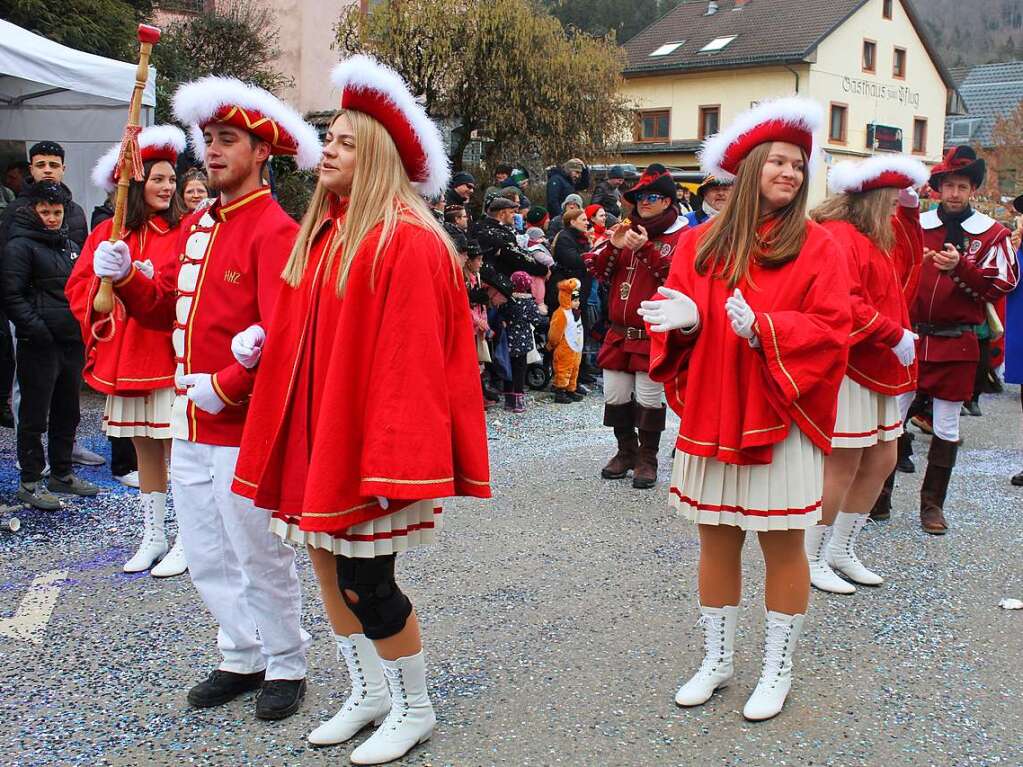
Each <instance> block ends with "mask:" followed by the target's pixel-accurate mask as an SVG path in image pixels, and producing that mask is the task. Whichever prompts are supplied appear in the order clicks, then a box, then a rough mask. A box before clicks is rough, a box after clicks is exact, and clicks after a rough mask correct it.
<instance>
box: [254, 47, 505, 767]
mask: <svg viewBox="0 0 1023 767" xmlns="http://www.w3.org/2000/svg"><path fill="white" fill-rule="evenodd" d="M333 80H334V84H335V85H336V86H337V87H339V88H340V89H341V108H340V111H339V112H338V113H337V115H335V117H334V118H333V120H332V121H331V123H330V126H329V128H328V131H327V137H326V142H325V146H324V151H323V158H322V160H321V163H320V178H319V183H318V185H317V187H316V191H315V193H314V195H313V198H312V200H311V202H310V205H309V210H308V211H307V212H306V216H305V219H304V220H303V222H302V226H301V229H300V231H299V235H298V239H297V241H296V242H295V246H294V248H293V250H292V252H291V257H290V259H289V260H288V263H287V266H286V267H285V270H284V278H285V282H286V285H285V287H284V288H283V290H282V292H281V295H280V297H279V298H278V301H277V307H276V311H275V313H274V316H273V319H272V321H271V323H270V327H269V333H268V334H267V338H266V342H265V347H264V348H262V350H261V339H260V338H259V337H258V335H255V336H250V335H247V334H246V333H242V334H240V335H239V336H238V337H237V338H236V339H235V353H236V357H237V359H238V361H239V362H240V363H241V364H243V365H246V366H250V367H251V366H253V365H254V364H255V363H256V360H257V359H258V360H260V361H259V368H260V372H259V375H258V376H257V380H256V388H255V392H254V394H253V399H252V403H251V405H250V407H251V413H250V416H249V419H248V421H247V422H246V429H245V435H244V439H243V441H242V450H241V457H240V458H239V461H238V468H237V471H236V475H235V483H234V489H235V492H238V493H240V494H242V495H244V496H247V497H249V498H251V499H253V501H254V502H255V504H256V505H257V506H259V507H262V508H265V509H270V510H272V511H273V521H272V525H271V529H273V530H274V531H275V532H276V533H277V534H278V535H280V536H281V537H283V538H285V539H286V540H288V541H291V542H293V543H298V544H304V545H305V546H306V547H307V548H308V551H309V556H310V559H311V560H312V564H313V568H314V570H315V571H316V575H317V578H318V579H319V582H320V591H321V594H322V597H323V603H324V607H325V609H326V612H327V616H328V618H329V619H330V623H331V626H332V628H333V631H334V634H335V641H336V643H337V648H338V655H339V657H341V658H343V659H344V662H345V665H346V666H347V669H348V673H349V677H350V683H351V694H350V695H349V697H348V699H347V700H346V701H345V704H344V705H343V706H342V708H341V710H340V711H338V712H337V714H336V715H335V716H334V717H333V718H332V719H330V720H329V721H327V722H324V723H323V724H322V725H321V726H320V727H317V728H316V729H315V730H314V731H313V732H312V733H311V734H310V736H309V740H310V742H311V743H313V744H314V745H319V746H324V745H332V744H338V743H344V742H346V741H348V740H350V739H351V738H353V737H354V736H355V735H356V734H357V733H358V732H359V731H361V730H362V729H363V728H365V727H368V726H371V725H374V724H376V725H378V729H377V730H376V731H375V732H374V733H373V734H372V735H371V736H370V737H369V738H368V739H367V740H366V741H365V742H363V743H362V744H361V745H360V746H359V747H358V748H356V749H355V750H354V751H353V752H352V754H351V759H352V762H353V763H355V764H383V763H385V762H389V761H392V760H394V759H398V758H400V757H401V756H403V755H404V754H405V753H407V752H408V751H409V750H410V749H412V748H414V747H415V746H416V745H417V744H419V743H422V742H423V741H425V740H427V739H428V738H429V737H430V736H431V734H432V732H433V727H434V724H435V721H436V720H435V716H434V712H433V707H432V705H431V703H430V698H429V695H428V693H427V685H426V663H425V659H424V655H423V650H422V643H421V640H420V634H419V623H418V620H417V618H416V613H415V610H414V609H413V607H412V603H411V602H410V601H409V598H408V597H407V596H406V595H405V594H404V593H403V592H402V590H401V588H400V587H399V586H398V584H397V582H396V581H395V555H396V554H398V553H400V552H404V551H407V550H409V549H412V548H415V547H418V546H422V545H425V544H428V543H431V542H433V540H434V537H435V534H436V530H437V527H438V526H439V524H440V520H441V509H440V504H439V503H438V502H437V501H436V500H435V499H437V498H443V497H447V496H474V497H478V498H486V497H489V495H490V484H489V469H488V460H487V438H486V427H485V422H484V416H483V399H482V393H481V391H480V386H479V370H478V368H477V361H476V344H475V341H474V336H473V325H472V319H471V316H470V312H469V304H468V300H467V298H466V293H465V286H464V285H463V283H462V277H461V268H460V266H459V263H458V260H457V256H456V253H455V251H454V246H453V244H452V242H451V241H450V240H449V239H448V238H447V237H446V236H445V234H444V231H443V229H442V228H441V227H440V225H439V224H437V223H436V222H435V220H434V218H433V216H432V215H431V213H430V210H429V208H428V207H427V206H426V204H425V203H424V202H423V199H422V197H421V196H420V195H433V194H440V193H442V192H443V190H444V188H445V186H446V183H447V179H448V173H449V171H448V163H447V157H446V155H445V152H444V148H443V144H442V142H441V137H440V132H439V131H438V129H437V127H436V126H435V125H434V123H433V122H432V121H431V120H430V119H429V117H428V116H427V115H426V112H425V111H424V110H423V108H422V107H421V106H420V105H419V104H418V103H416V101H415V100H414V99H413V97H412V95H411V94H410V93H409V91H408V87H407V86H406V85H405V83H404V81H402V79H401V78H400V77H399V76H398V75H397V74H396V73H394V72H393V71H392V70H390V69H388V68H386V67H384V66H382V65H380V64H379V63H377V62H376V61H374V60H373V59H371V58H368V57H366V56H354V57H352V58H350V59H348V60H347V61H345V62H342V63H341V64H339V65H338V67H337V68H336V69H335V71H334V76H333Z"/></svg>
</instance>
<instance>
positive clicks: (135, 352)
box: [64, 216, 179, 397]
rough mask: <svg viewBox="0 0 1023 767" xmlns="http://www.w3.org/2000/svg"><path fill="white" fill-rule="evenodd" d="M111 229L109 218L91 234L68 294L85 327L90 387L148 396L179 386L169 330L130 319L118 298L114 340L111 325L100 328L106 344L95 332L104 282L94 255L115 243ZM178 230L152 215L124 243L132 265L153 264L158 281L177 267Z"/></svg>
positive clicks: (86, 358) (125, 395) (86, 376)
mask: <svg viewBox="0 0 1023 767" xmlns="http://www.w3.org/2000/svg"><path fill="white" fill-rule="evenodd" d="M112 226H113V220H111V219H107V220H106V221H103V222H102V223H100V224H99V225H98V226H97V227H96V228H95V229H93V230H92V232H91V234H89V238H88V239H87V240H86V241H85V247H83V248H82V255H81V256H79V258H78V261H76V262H75V267H74V269H73V270H72V272H71V276H70V277H69V278H68V281H67V285H66V286H65V287H64V293H65V294H66V295H67V298H68V302H69V304H70V305H71V312H72V314H74V315H75V319H77V320H78V323H79V324H80V325H81V327H82V340H83V341H84V342H85V370H84V377H85V381H86V383H88V384H89V386H91V387H92V388H93V389H95V390H96V391H99V392H102V393H103V394H116V395H119V396H122V397H133V396H135V397H138V396H144V395H145V394H147V393H148V392H151V391H155V390H156V389H166V388H169V387H171V386H174V348H173V347H172V346H171V334H170V329H169V328H168V329H167V330H166V331H163V330H153V329H150V328H146V327H143V326H142V324H140V323H139V322H138V320H136V319H133V318H131V317H129V316H128V315H127V313H126V312H125V310H124V304H123V303H122V302H121V300H120V299H118V298H116V297H115V301H114V326H113V336H112V337H110V338H106V335H107V334H109V333H110V324H109V323H105V324H104V325H102V326H101V327H100V328H99V330H100V331H101V335H102V336H103V337H104V339H105V340H103V341H97V340H96V338H95V337H94V336H93V333H92V327H93V324H94V323H95V322H96V321H97V320H100V319H103V318H102V317H100V316H99V315H97V314H95V313H94V312H93V309H92V301H93V299H94V298H95V297H96V291H97V290H99V282H100V281H99V278H98V277H97V276H96V275H95V274H94V273H93V271H92V255H93V252H94V251H95V250H96V246H97V245H99V243H101V242H105V241H106V240H108V239H110V229H111V227H112ZM178 231H179V230H178V228H177V227H174V228H171V227H168V226H167V223H166V222H165V221H164V220H163V219H162V218H160V217H158V216H153V217H152V218H150V219H149V221H148V222H147V224H146V226H145V227H144V228H143V229H142V230H141V231H137V232H134V231H133V232H129V233H128V235H127V236H126V237H125V238H124V241H125V242H126V243H127V244H128V249H129V250H130V251H131V257H132V260H133V261H145V260H147V259H148V260H150V261H152V262H153V268H154V269H155V275H156V276H159V274H160V273H161V271H164V270H167V269H174V268H176V267H177V254H178V251H177V243H178Z"/></svg>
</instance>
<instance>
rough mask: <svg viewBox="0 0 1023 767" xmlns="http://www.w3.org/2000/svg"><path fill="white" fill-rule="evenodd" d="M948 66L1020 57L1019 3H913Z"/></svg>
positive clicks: (1022, 26) (1022, 10) (1022, 15)
mask: <svg viewBox="0 0 1023 767" xmlns="http://www.w3.org/2000/svg"><path fill="white" fill-rule="evenodd" d="M913 2H914V5H915V6H916V8H917V10H918V11H919V12H920V15H921V16H922V17H923V18H924V19H925V21H926V24H927V31H928V32H929V33H930V36H931V39H932V40H933V41H934V43H935V44H936V46H937V48H938V50H939V51H940V52H941V55H942V58H944V60H945V63H946V64H948V66H950V67H963V66H974V65H976V64H990V63H992V62H995V61H1012V60H1015V59H1020V58H1023V0H913Z"/></svg>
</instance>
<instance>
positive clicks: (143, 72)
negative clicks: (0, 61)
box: [92, 24, 160, 341]
mask: <svg viewBox="0 0 1023 767" xmlns="http://www.w3.org/2000/svg"><path fill="white" fill-rule="evenodd" d="M138 37H139V43H140V45H139V66H138V69H136V70H135V87H134V89H133V90H132V92H131V102H130V103H129V105H128V124H127V125H125V126H124V137H123V138H122V139H121V152H120V157H119V158H118V161H117V170H116V171H115V172H114V176H115V178H116V179H117V196H116V198H115V202H114V220H113V225H112V226H111V227H110V242H117V241H118V240H120V239H122V238H123V237H124V232H123V231H122V229H123V228H124V214H125V208H126V207H127V205H128V187H129V185H130V184H131V182H132V180H133V179H134V180H136V181H141V180H142V178H143V176H142V158H141V156H140V153H139V141H138V137H139V132H140V131H141V130H142V125H141V119H140V118H141V113H142V92H143V91H144V90H145V89H146V80H148V79H149V56H150V54H152V52H153V45H155V44H156V42H157V41H158V40H159V39H160V30H159V29H158V28H157V27H151V26H149V25H148V24H139V31H138ZM92 308H93V309H94V310H95V311H96V313H97V314H103V315H106V316H105V317H104V318H103V319H101V320H97V321H96V322H95V323H93V326H92V335H93V337H94V338H96V339H97V340H98V341H105V340H109V339H110V338H112V337H113V335H114V285H113V282H112V281H111V280H110V278H109V277H104V278H103V280H102V281H101V282H100V286H99V290H98V291H97V292H96V298H95V299H93V302H92ZM104 326H109V327H104Z"/></svg>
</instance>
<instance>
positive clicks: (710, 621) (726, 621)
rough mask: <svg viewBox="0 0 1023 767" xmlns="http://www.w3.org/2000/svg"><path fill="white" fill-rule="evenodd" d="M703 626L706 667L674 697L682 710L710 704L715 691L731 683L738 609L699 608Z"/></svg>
mask: <svg viewBox="0 0 1023 767" xmlns="http://www.w3.org/2000/svg"><path fill="white" fill-rule="evenodd" d="M700 613H701V615H700V621H699V623H700V625H701V626H703V646H704V655H703V663H701V664H700V668H699V670H697V672H696V673H695V674H694V675H693V677H692V679H690V680H689V681H688V682H686V683H685V684H684V685H682V686H681V687H680V688H679V689H678V692H677V693H675V703H677V704H678V705H680V706H701V705H703V704H704V703H706V702H707V701H708V700H710V696H711V695H713V694H714V691H715V690H718V689H720V688H722V687H727V686H728V683H729V682H730V681H731V680H732V675H733V673H734V667H733V665H732V650H733V648H734V646H735V626H736V624H737V623H738V621H739V607H738V605H735V606H726V607H704V606H703V605H700Z"/></svg>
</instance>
